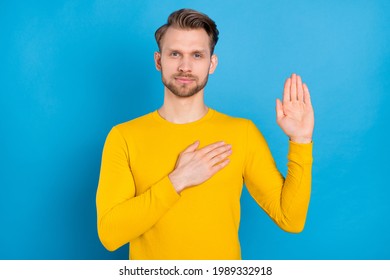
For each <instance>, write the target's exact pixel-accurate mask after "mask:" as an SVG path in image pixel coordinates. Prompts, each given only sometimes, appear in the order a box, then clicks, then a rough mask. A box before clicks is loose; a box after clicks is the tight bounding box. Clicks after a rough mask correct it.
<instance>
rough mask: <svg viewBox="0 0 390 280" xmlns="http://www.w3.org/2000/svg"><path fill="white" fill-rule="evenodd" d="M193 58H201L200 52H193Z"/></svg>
mask: <svg viewBox="0 0 390 280" xmlns="http://www.w3.org/2000/svg"><path fill="white" fill-rule="evenodd" d="M194 58H197V59H199V58H202V54H201V53H195V54H194Z"/></svg>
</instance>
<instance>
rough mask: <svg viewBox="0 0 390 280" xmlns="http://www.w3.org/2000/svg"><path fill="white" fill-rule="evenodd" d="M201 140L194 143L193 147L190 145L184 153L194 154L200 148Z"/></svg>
mask: <svg viewBox="0 0 390 280" xmlns="http://www.w3.org/2000/svg"><path fill="white" fill-rule="evenodd" d="M199 143H200V142H199V140H196V141H195V142H194V143H192V144H191V145H189V146H188V147H187V148H186V149H185V150H184V151H183V153H188V152H194V151H195V150H196V149H197V148H198V147H199Z"/></svg>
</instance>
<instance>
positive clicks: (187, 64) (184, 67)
mask: <svg viewBox="0 0 390 280" xmlns="http://www.w3.org/2000/svg"><path fill="white" fill-rule="evenodd" d="M191 67H192V65H191V59H190V58H188V57H186V56H183V57H182V58H181V59H180V63H179V67H178V70H179V72H183V73H187V72H191Z"/></svg>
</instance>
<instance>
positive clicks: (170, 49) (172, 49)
mask: <svg viewBox="0 0 390 280" xmlns="http://www.w3.org/2000/svg"><path fill="white" fill-rule="evenodd" d="M167 51H168V52H178V53H182V51H179V50H178V49H174V48H169V49H167ZM190 53H203V54H205V53H207V50H206V49H194V50H192V51H190Z"/></svg>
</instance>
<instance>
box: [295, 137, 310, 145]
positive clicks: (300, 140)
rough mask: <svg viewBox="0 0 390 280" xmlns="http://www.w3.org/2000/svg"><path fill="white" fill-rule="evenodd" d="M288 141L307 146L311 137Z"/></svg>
mask: <svg viewBox="0 0 390 280" xmlns="http://www.w3.org/2000/svg"><path fill="white" fill-rule="evenodd" d="M290 141H291V142H294V143H297V144H309V143H311V142H312V141H313V139H312V138H311V137H290Z"/></svg>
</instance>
